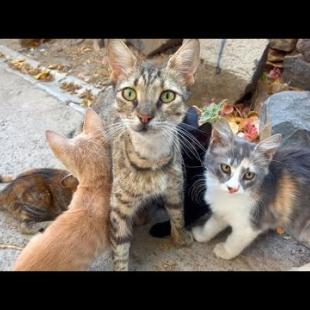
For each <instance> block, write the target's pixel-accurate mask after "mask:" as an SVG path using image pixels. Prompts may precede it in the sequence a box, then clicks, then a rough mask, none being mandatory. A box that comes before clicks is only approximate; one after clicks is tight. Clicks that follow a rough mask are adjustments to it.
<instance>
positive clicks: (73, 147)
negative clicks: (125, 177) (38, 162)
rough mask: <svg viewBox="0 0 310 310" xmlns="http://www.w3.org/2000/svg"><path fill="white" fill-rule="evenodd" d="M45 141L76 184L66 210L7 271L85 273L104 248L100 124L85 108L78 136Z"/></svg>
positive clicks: (106, 196) (105, 197)
mask: <svg viewBox="0 0 310 310" xmlns="http://www.w3.org/2000/svg"><path fill="white" fill-rule="evenodd" d="M46 137H47V140H48V143H49V146H50V148H51V149H52V151H53V152H54V154H55V156H56V157H57V158H58V159H59V160H60V161H61V162H62V163H63V164H64V165H65V167H66V168H67V169H68V170H69V171H70V172H71V173H72V174H73V175H74V176H75V177H77V179H78V180H79V185H78V188H77V191H76V192H75V193H74V195H73V198H72V201H71V203H70V205H69V209H68V210H67V211H65V212H64V213H63V214H61V215H60V216H59V217H58V218H57V219H56V221H54V222H53V223H52V224H51V225H50V226H49V227H48V228H47V229H46V231H45V232H44V233H42V234H38V235H36V236H34V237H33V238H32V239H31V240H30V242H29V243H28V245H27V246H26V247H25V248H24V249H23V251H22V252H21V254H20V256H19V257H18V258H17V261H16V264H15V266H14V269H13V270H14V271H30V270H32V271H53V270H54V271H65V270H67V271H69V270H72V271H73V270H87V269H88V268H89V267H90V265H91V263H92V262H93V261H94V260H95V258H96V256H97V255H98V254H101V253H102V252H104V251H108V250H109V248H110V245H109V241H108V215H109V201H110V192H111V174H110V171H111V169H110V167H111V166H110V158H109V145H108V142H107V140H106V138H105V134H104V129H103V123H102V121H101V119H100V117H99V116H98V115H97V114H96V113H95V112H94V111H93V110H91V109H88V110H87V112H86V115H85V120H84V126H83V132H82V133H81V134H79V135H78V136H76V137H75V138H73V139H67V138H64V137H62V136H60V135H58V134H56V133H54V132H51V131H47V132H46Z"/></svg>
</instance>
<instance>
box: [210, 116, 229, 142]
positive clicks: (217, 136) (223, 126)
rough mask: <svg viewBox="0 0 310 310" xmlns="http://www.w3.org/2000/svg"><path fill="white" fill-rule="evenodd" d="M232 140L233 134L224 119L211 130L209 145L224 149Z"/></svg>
mask: <svg viewBox="0 0 310 310" xmlns="http://www.w3.org/2000/svg"><path fill="white" fill-rule="evenodd" d="M233 140H234V133H233V132H232V130H231V128H230V126H229V123H228V122H227V121H226V120H225V119H220V120H218V121H217V122H216V123H215V124H214V126H213V130H212V136H211V144H212V145H220V146H222V147H225V146H227V145H229V144H230V143H232V141H233Z"/></svg>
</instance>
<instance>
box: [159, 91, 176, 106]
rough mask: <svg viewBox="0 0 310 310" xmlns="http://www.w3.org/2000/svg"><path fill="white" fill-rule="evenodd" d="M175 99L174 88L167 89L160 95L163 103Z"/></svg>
mask: <svg viewBox="0 0 310 310" xmlns="http://www.w3.org/2000/svg"><path fill="white" fill-rule="evenodd" d="M174 99H175V92H173V91H172V90H165V91H163V92H162V93H161V95H160V100H161V101H162V102H163V103H169V102H171V101H173V100H174Z"/></svg>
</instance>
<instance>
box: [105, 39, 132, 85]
mask: <svg viewBox="0 0 310 310" xmlns="http://www.w3.org/2000/svg"><path fill="white" fill-rule="evenodd" d="M107 58H108V63H109V66H110V68H111V70H112V73H111V77H110V78H111V80H112V81H113V82H116V81H117V80H121V79H123V78H126V76H128V74H129V73H130V72H131V71H132V70H134V68H135V67H136V64H137V58H136V56H135V55H134V54H133V53H132V52H131V50H130V49H129V48H128V47H127V45H126V44H125V43H124V42H123V41H122V40H119V39H109V40H108V43H107Z"/></svg>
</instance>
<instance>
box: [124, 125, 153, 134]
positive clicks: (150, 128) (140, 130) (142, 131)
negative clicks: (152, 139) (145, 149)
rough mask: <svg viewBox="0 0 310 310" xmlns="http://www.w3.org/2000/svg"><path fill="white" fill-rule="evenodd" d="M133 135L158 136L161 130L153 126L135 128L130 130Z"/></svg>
mask: <svg viewBox="0 0 310 310" xmlns="http://www.w3.org/2000/svg"><path fill="white" fill-rule="evenodd" d="M130 129H131V131H132V133H134V134H138V135H141V136H151V135H158V134H159V130H158V129H156V128H154V127H153V126H147V127H144V126H135V127H131V128H130Z"/></svg>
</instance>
